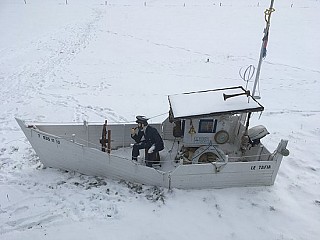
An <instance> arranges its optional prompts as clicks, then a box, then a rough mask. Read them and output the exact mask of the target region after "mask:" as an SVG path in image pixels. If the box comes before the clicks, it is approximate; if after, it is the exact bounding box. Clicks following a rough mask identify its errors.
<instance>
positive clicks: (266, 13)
mask: <svg viewBox="0 0 320 240" xmlns="http://www.w3.org/2000/svg"><path fill="white" fill-rule="evenodd" d="M273 2H274V0H271V3H270V7H269V9H266V10H265V11H264V19H265V21H266V27H265V29H264V30H263V32H264V36H263V38H262V46H261V50H260V58H259V63H258V67H257V73H256V78H255V81H254V84H253V89H252V96H253V97H254V98H256V97H255V92H256V88H257V84H258V81H259V77H260V70H261V64H262V60H263V59H265V57H266V55H267V44H268V38H269V29H270V19H271V13H273V12H274V11H275V9H274V8H273Z"/></svg>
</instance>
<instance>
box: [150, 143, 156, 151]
mask: <svg viewBox="0 0 320 240" xmlns="http://www.w3.org/2000/svg"><path fill="white" fill-rule="evenodd" d="M155 148H156V146H155V145H154V144H153V145H152V146H151V147H150V148H149V150H148V153H153V151H154V149H155Z"/></svg>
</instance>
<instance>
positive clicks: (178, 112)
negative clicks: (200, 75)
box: [168, 86, 264, 119]
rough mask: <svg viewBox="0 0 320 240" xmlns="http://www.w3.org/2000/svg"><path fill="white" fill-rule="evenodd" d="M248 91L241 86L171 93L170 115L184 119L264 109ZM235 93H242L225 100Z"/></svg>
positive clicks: (169, 98)
mask: <svg viewBox="0 0 320 240" xmlns="http://www.w3.org/2000/svg"><path fill="white" fill-rule="evenodd" d="M246 93H247V92H246V90H245V89H244V88H243V87H241V86H239V87H230V88H222V89H214V90H206V91H198V92H189V93H182V94H175V95H170V96H168V100H169V104H170V115H171V117H172V118H173V119H183V118H192V117H210V116H218V115H226V114H236V113H244V112H260V111H263V110H264V107H263V106H262V105H261V104H260V103H258V102H257V101H256V100H255V99H254V98H253V97H252V96H251V95H250V93H249V92H248V93H249V95H248V96H247V95H246ZM234 94H242V95H238V96H233V97H229V98H227V99H226V100H224V96H230V95H234Z"/></svg>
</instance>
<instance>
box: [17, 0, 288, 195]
mask: <svg viewBox="0 0 320 240" xmlns="http://www.w3.org/2000/svg"><path fill="white" fill-rule="evenodd" d="M272 9H273V0H272V1H271V5H270V8H269V9H267V10H268V11H269V13H268V14H267V15H266V16H267V17H266V22H267V26H266V28H265V35H264V38H263V43H262V47H261V52H260V60H259V65H258V68H257V74H256V79H255V82H254V86H253V90H252V92H250V91H249V90H247V89H246V88H244V87H242V86H235V87H227V88H220V89H210V90H205V91H194V92H187V93H181V94H175V95H169V96H168V116H167V117H166V118H165V119H164V121H161V122H159V123H152V124H150V125H152V126H153V127H154V128H156V129H157V130H158V132H159V133H160V134H161V136H162V139H163V141H164V146H165V147H164V149H163V150H162V151H160V152H158V155H157V159H156V161H154V164H152V166H147V165H146V163H145V156H146V154H147V152H144V151H141V155H140V156H139V158H138V160H137V161H136V160H133V159H132V157H131V151H132V144H133V143H134V140H133V139H132V138H131V135H130V130H131V129H132V128H134V127H136V123H135V122H130V123H109V122H108V121H107V120H106V121H105V122H104V123H101V124H90V123H88V122H86V121H85V122H83V123H74V124H61V123H59V124H46V123H35V122H27V121H24V120H21V119H16V120H17V122H18V124H19V126H20V127H21V129H22V131H23V132H24V134H25V136H26V137H27V139H28V140H29V142H30V144H31V145H32V147H33V148H34V150H35V152H36V153H37V155H38V156H39V158H40V160H41V162H42V163H43V164H44V165H45V166H47V167H52V168H58V169H64V170H68V171H76V172H79V173H82V174H86V175H93V176H101V177H107V178H112V179H119V180H120V179H121V180H125V181H129V182H134V183H140V184H145V185H152V186H160V187H165V188H168V189H172V188H180V189H204V188H225V187H248V186H268V185H273V184H274V182H275V179H276V176H277V173H278V170H279V167H280V164H281V161H282V158H283V156H287V155H288V154H289V151H288V149H287V144H288V141H287V140H281V141H280V142H279V144H278V146H277V147H276V149H275V150H274V151H269V150H268V149H267V148H266V147H265V146H264V145H263V143H262V141H261V139H262V138H264V137H266V136H267V135H268V134H269V132H268V130H267V129H266V127H264V126H262V125H258V126H254V127H251V126H250V118H251V116H252V114H255V113H261V112H263V111H264V107H263V106H262V105H261V104H260V103H259V102H258V100H257V98H256V97H255V88H256V84H257V81H258V79H259V73H260V66H261V62H262V59H263V57H264V56H263V55H264V54H265V47H266V41H267V40H268V31H269V26H270V16H271V13H272V11H273V10H272Z"/></svg>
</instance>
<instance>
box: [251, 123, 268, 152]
mask: <svg viewBox="0 0 320 240" xmlns="http://www.w3.org/2000/svg"><path fill="white" fill-rule="evenodd" d="M268 134H269V132H268V130H267V129H266V127H265V126H262V125H258V126H255V127H252V128H250V129H249V130H248V136H249V139H250V141H251V145H252V147H254V146H256V145H258V144H259V143H260V139H261V138H263V137H265V136H267V135H268Z"/></svg>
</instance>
